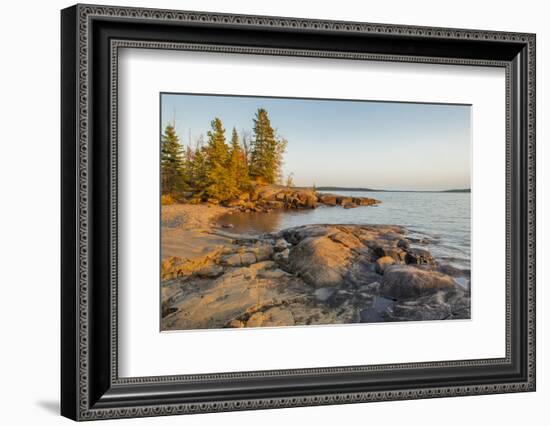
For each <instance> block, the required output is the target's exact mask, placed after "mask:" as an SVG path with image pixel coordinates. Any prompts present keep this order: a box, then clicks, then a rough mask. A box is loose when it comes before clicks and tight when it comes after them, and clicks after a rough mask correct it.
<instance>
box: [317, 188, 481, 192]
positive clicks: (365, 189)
mask: <svg viewBox="0 0 550 426" xmlns="http://www.w3.org/2000/svg"><path fill="white" fill-rule="evenodd" d="M315 189H316V190H317V191H354V192H432V193H445V192H447V193H470V192H471V191H472V190H471V189H470V188H465V189H446V190H441V191H428V190H414V189H372V188H345V187H340V186H317V187H315Z"/></svg>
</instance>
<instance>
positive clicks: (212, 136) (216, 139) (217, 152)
mask: <svg viewBox="0 0 550 426" xmlns="http://www.w3.org/2000/svg"><path fill="white" fill-rule="evenodd" d="M211 126H212V130H210V131H209V132H208V143H207V145H206V148H205V154H206V171H205V178H206V179H205V181H206V187H205V193H206V195H207V196H208V197H210V198H214V199H216V200H219V201H225V200H228V199H229V198H231V196H232V195H233V191H232V188H231V177H230V175H229V173H228V171H227V164H228V162H229V150H228V147H227V145H226V143H225V129H224V128H223V125H222V122H221V120H220V119H219V118H215V119H214V120H212V122H211Z"/></svg>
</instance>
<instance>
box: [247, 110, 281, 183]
mask: <svg viewBox="0 0 550 426" xmlns="http://www.w3.org/2000/svg"><path fill="white" fill-rule="evenodd" d="M253 130H254V138H253V139H252V141H251V153H250V175H251V176H252V177H254V178H256V179H257V180H260V181H263V182H265V183H269V184H273V183H277V182H279V181H280V178H281V166H282V158H283V154H284V152H285V149H286V141H285V140H278V139H277V138H276V136H275V131H274V130H273V127H271V122H270V120H269V117H268V115H267V111H266V110H265V109H263V108H260V109H258V111H257V112H256V116H255V118H254V129H253Z"/></svg>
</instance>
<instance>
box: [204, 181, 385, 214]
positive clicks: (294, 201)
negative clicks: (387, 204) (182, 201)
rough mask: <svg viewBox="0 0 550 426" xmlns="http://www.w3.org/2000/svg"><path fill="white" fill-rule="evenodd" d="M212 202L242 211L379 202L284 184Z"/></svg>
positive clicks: (364, 204)
mask: <svg viewBox="0 0 550 426" xmlns="http://www.w3.org/2000/svg"><path fill="white" fill-rule="evenodd" d="M207 202H208V203H209V204H216V205H217V204H223V205H224V206H225V207H231V208H237V209H238V210H239V211H241V212H270V211H272V210H276V209H314V208H316V207H317V206H318V205H319V204H322V205H327V206H341V207H343V208H346V209H350V208H355V207H360V206H374V205H376V204H379V203H380V201H378V200H375V199H374V198H368V197H347V196H342V195H337V194H329V193H320V192H317V191H316V190H315V189H314V188H297V187H288V186H282V185H257V186H256V187H255V188H254V189H253V190H252V191H251V192H243V193H242V194H241V195H240V196H239V197H237V198H235V199H232V200H228V201H226V202H224V203H219V201H218V200H208V201H207Z"/></svg>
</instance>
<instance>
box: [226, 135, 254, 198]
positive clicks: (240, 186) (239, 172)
mask: <svg viewBox="0 0 550 426" xmlns="http://www.w3.org/2000/svg"><path fill="white" fill-rule="evenodd" d="M228 170H229V175H230V177H231V187H232V188H231V189H232V196H233V197H236V196H238V195H239V194H240V193H241V192H242V191H246V190H248V189H249V187H250V179H249V177H248V167H247V165H246V154H245V152H244V151H243V149H242V148H241V145H240V144H239V135H238V134H237V130H236V129H235V128H234V127H233V133H232V135H231V147H230V151H229V165H228Z"/></svg>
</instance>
